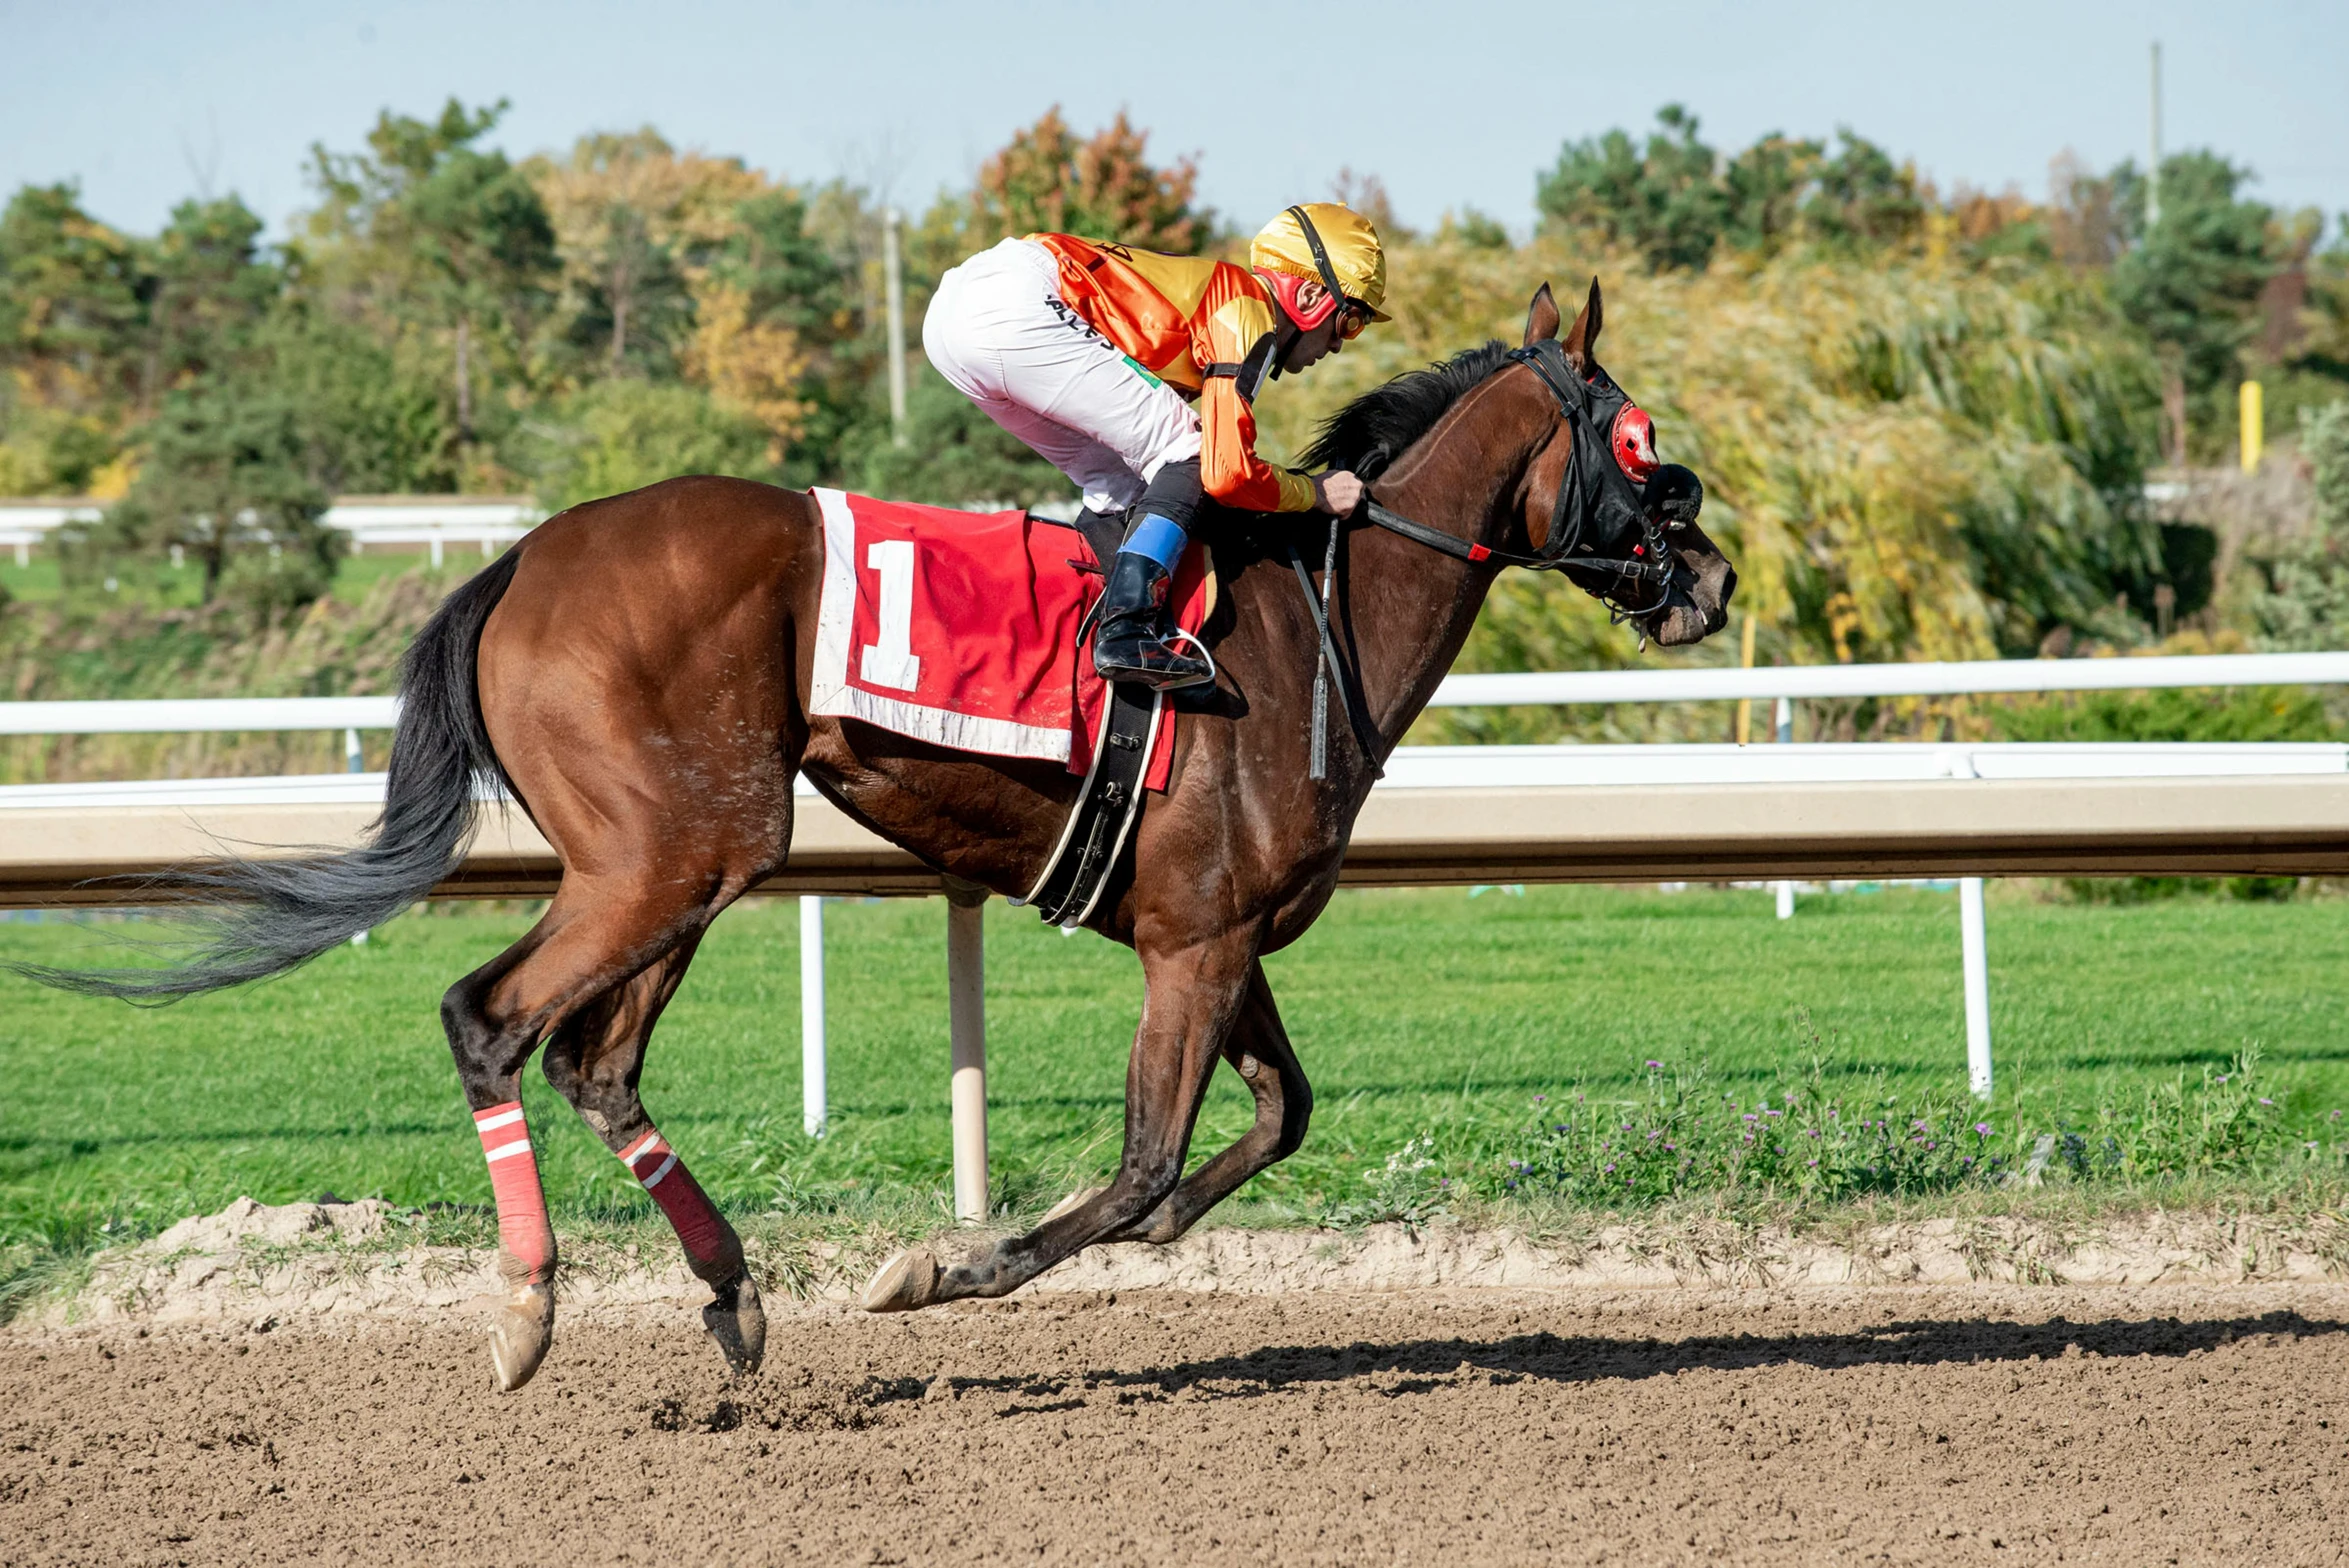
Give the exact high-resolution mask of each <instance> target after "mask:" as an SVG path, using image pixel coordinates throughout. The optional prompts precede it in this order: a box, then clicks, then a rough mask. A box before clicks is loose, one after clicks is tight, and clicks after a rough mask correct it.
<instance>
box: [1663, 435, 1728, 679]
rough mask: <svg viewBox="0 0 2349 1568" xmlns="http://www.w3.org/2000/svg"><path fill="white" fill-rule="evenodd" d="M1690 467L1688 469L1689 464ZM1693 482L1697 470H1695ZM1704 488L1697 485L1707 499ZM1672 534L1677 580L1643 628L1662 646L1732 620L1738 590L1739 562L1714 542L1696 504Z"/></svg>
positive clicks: (1701, 635)
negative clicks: (1698, 521)
mask: <svg viewBox="0 0 2349 1568" xmlns="http://www.w3.org/2000/svg"><path fill="white" fill-rule="evenodd" d="M1683 472H1685V470H1683ZM1689 477H1690V481H1691V483H1692V484H1693V482H1694V480H1695V476H1694V475H1693V474H1692V475H1690V476H1689ZM1702 496H1703V491H1702V490H1701V489H1700V490H1698V491H1697V502H1698V504H1699V505H1701V504H1702ZM1669 538H1670V540H1671V548H1672V557H1673V566H1672V586H1671V587H1670V589H1668V590H1667V591H1666V593H1665V597H1664V605H1663V608H1661V609H1659V610H1657V611H1656V612H1655V613H1654V614H1652V615H1648V616H1644V617H1642V618H1641V619H1640V622H1639V628H1640V630H1641V631H1643V632H1645V633H1647V635H1648V640H1649V641H1650V642H1653V643H1656V644H1657V645H1658V646H1660V647H1665V648H1680V647H1685V646H1687V645H1688V644H1690V643H1692V642H1703V641H1704V640H1705V639H1706V638H1707V637H1710V636H1712V635H1713V633H1715V632H1717V631H1719V630H1720V629H1721V628H1722V627H1724V626H1726V625H1728V624H1729V601H1730V598H1731V596H1732V595H1734V594H1735V593H1736V592H1737V568H1736V567H1734V566H1731V565H1730V564H1729V557H1727V556H1725V555H1723V554H1722V553H1721V552H1720V551H1719V550H1718V549H1716V548H1714V545H1713V541H1712V540H1710V539H1708V538H1707V537H1705V531H1704V530H1703V529H1701V528H1699V527H1698V526H1697V525H1696V521H1695V508H1694V507H1690V508H1689V509H1688V512H1687V516H1686V519H1685V520H1678V519H1676V520H1675V525H1674V526H1673V528H1672V530H1671V532H1670V534H1669Z"/></svg>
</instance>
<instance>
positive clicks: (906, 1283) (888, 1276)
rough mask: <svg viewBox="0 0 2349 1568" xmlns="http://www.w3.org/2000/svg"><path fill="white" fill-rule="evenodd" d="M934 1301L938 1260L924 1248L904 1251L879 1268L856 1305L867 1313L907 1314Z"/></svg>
mask: <svg viewBox="0 0 2349 1568" xmlns="http://www.w3.org/2000/svg"><path fill="white" fill-rule="evenodd" d="M937 1299H938V1260H937V1259H936V1258H935V1257H932V1256H931V1255H930V1249H929V1248H927V1247H908V1248H906V1249H905V1250H904V1251H903V1252H901V1253H899V1254H898V1255H897V1256H896V1257H894V1258H891V1259H890V1260H889V1261H888V1262H886V1263H884V1264H882V1265H881V1272H879V1273H878V1274H875V1275H874V1276H873V1279H872V1283H871V1284H869V1285H867V1286H865V1293H864V1294H863V1295H862V1296H860V1297H858V1298H857V1305H858V1306H860V1307H863V1308H864V1309H865V1310H866V1311H867V1312H911V1311H913V1310H914V1309H915V1308H917V1307H926V1306H928V1305H930V1303H932V1302H934V1301H936V1300H937Z"/></svg>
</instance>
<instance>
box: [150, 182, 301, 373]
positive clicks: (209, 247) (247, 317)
mask: <svg viewBox="0 0 2349 1568" xmlns="http://www.w3.org/2000/svg"><path fill="white" fill-rule="evenodd" d="M260 237H261V220H260V218H258V217H257V216H255V215H254V213H253V211H252V209H251V208H249V207H247V206H246V205H245V204H244V203H243V202H242V201H240V200H238V199H237V198H236V197H235V196H226V197H222V198H221V199H219V200H217V201H185V202H181V203H180V204H179V205H178V206H177V207H175V208H173V209H172V213H171V222H170V223H169V224H168V225H166V226H165V228H164V230H163V233H162V234H161V235H160V236H159V237H158V238H157V240H156V242H155V244H154V247H153V251H152V272H151V276H150V279H149V281H148V294H149V303H148V307H147V332H146V336H147V347H146V353H145V356H144V364H143V366H142V374H141V377H140V380H141V388H140V399H139V401H140V405H141V407H142V408H144V409H147V410H150V411H151V410H152V409H153V408H154V407H155V405H156V403H157V402H158V401H159V400H160V399H161V397H162V396H163V394H164V393H165V392H167V391H169V390H170V389H172V388H174V387H177V386H181V385H184V384H185V383H186V382H187V381H188V380H189V379H190V378H192V377H195V376H197V375H200V374H202V373H203V372H204V371H205V370H206V369H208V368H210V367H212V366H214V365H218V364H221V363H223V362H225V361H227V360H229V359H231V358H234V357H235V356H236V355H237V354H239V353H240V352H241V351H243V350H244V349H246V348H247V347H248V346H249V345H250V343H251V342H252V339H253V336H254V334H255V333H256V332H258V331H259V330H260V328H261V325H262V323H263V322H264V321H265V320H266V319H267V318H268V315H269V311H270V307H271V306H272V304H274V303H275V301H276V298H277V294H278V291H279V289H280V287H281V286H282V284H283V281H284V276H283V272H282V270H281V269H280V268H279V267H278V266H276V265H275V264H274V263H272V262H270V261H268V260H265V259H264V258H263V257H262V255H261V248H260Z"/></svg>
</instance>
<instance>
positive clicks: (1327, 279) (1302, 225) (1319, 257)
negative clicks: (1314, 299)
mask: <svg viewBox="0 0 2349 1568" xmlns="http://www.w3.org/2000/svg"><path fill="white" fill-rule="evenodd" d="M1289 216H1290V217H1292V218H1294V219H1296V220H1297V227H1298V228H1299V229H1300V230H1302V231H1303V232H1304V235H1305V248H1306V249H1307V250H1310V251H1311V252H1313V265H1314V267H1315V268H1316V269H1317V270H1318V271H1319V272H1320V273H1321V286H1322V287H1323V288H1325V289H1327V290H1329V297H1330V298H1331V299H1332V300H1333V301H1335V302H1336V303H1335V305H1334V306H1333V308H1334V309H1340V310H1342V309H1344V308H1345V306H1346V302H1347V301H1348V300H1349V299H1351V298H1352V296H1351V295H1349V294H1348V293H1347V292H1346V289H1345V285H1343V284H1341V283H1340V282H1338V269H1337V268H1335V267H1333V266H1331V265H1330V260H1329V247H1328V246H1326V245H1324V244H1322V243H1321V231H1320V230H1319V229H1317V228H1315V227H1314V226H1313V220H1312V219H1311V218H1308V217H1306V216H1305V209H1304V208H1303V207H1291V208H1290V209H1289Z"/></svg>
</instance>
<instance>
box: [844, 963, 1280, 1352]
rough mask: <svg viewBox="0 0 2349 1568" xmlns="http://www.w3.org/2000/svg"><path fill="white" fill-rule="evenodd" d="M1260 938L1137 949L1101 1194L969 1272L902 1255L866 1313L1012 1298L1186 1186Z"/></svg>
mask: <svg viewBox="0 0 2349 1568" xmlns="http://www.w3.org/2000/svg"><path fill="white" fill-rule="evenodd" d="M1259 940H1260V938H1259V934H1258V933H1257V931H1256V930H1255V929H1254V928H1253V927H1249V928H1246V929H1241V930H1234V931H1228V932H1225V933H1223V934H1221V935H1218V936H1215V937H1212V938H1209V939H1207V940H1205V941H1203V942H1199V943H1196V944H1194V945H1192V946H1188V947H1184V948H1179V949H1175V950H1172V951H1163V952H1161V951H1154V950H1152V949H1150V948H1148V947H1144V948H1143V951H1142V955H1141V956H1142V974H1143V984H1144V990H1143V998H1142V1023H1141V1027H1140V1028H1138V1029H1137V1030H1135V1031H1134V1049H1133V1054H1132V1055H1131V1056H1130V1057H1129V1058H1128V1059H1127V1063H1126V1140H1125V1153H1124V1157H1123V1158H1122V1159H1121V1160H1120V1161H1119V1163H1118V1171H1117V1175H1116V1177H1115V1178H1114V1179H1113V1180H1112V1181H1111V1182H1110V1184H1109V1185H1108V1186H1106V1187H1104V1188H1102V1189H1101V1190H1100V1191H1099V1192H1097V1193H1095V1194H1093V1195H1092V1197H1090V1198H1089V1199H1087V1200H1086V1201H1085V1202H1084V1203H1082V1204H1080V1205H1078V1206H1077V1207H1075V1208H1072V1209H1070V1210H1069V1211H1068V1212H1067V1213H1065V1214H1060V1215H1057V1216H1055V1217H1054V1218H1052V1219H1049V1220H1046V1221H1045V1222H1044V1223H1043V1224H1042V1225H1039V1226H1038V1227H1036V1229H1034V1230H1032V1231H1030V1232H1028V1233H1027V1234H1026V1235H1024V1236H1007V1237H1005V1238H1004V1239H1003V1240H1001V1241H998V1242H996V1243H994V1244H993V1245H992V1246H990V1247H988V1248H986V1249H985V1250H983V1251H982V1252H980V1253H979V1254H978V1255H977V1256H975V1257H973V1258H971V1259H969V1260H968V1261H966V1262H962V1263H958V1264H953V1265H951V1266H941V1264H940V1263H939V1261H938V1258H937V1255H936V1254H935V1253H933V1252H932V1251H931V1250H930V1249H929V1248H928V1247H926V1246H924V1247H914V1248H909V1249H908V1250H906V1251H904V1252H901V1253H899V1254H898V1255H897V1256H896V1257H894V1258H892V1259H890V1260H889V1261H888V1262H887V1263H885V1264H883V1265H882V1267H881V1271H880V1272H879V1273H878V1274H875V1275H874V1276H873V1280H872V1283H871V1284H869V1285H867V1286H866V1287H865V1293H864V1297H863V1303H864V1307H865V1310H866V1311H868V1312H903V1311H906V1310H908V1309H910V1308H914V1307H927V1306H931V1305H933V1304H935V1303H937V1302H941V1301H952V1300H955V1299H956V1298H958V1297H962V1296H1002V1295H1008V1294H1010V1293H1011V1292H1012V1291H1015V1290H1017V1289H1019V1287H1020V1286H1022V1285H1024V1284H1026V1283H1027V1282H1028V1281H1029V1280H1032V1279H1034V1278H1035V1277H1036V1276H1037V1275H1039V1274H1041V1273H1043V1272H1044V1271H1045V1270H1046V1269H1048V1268H1050V1267H1052V1265H1054V1264H1055V1263H1058V1262H1059V1261H1060V1260H1061V1259H1063V1258H1065V1257H1068V1256H1070V1255H1071V1254H1073V1253H1075V1252H1077V1251H1079V1250H1080V1249H1082V1248H1084V1247H1087V1246H1090V1245H1091V1244H1092V1243H1094V1242H1096V1241H1099V1240H1101V1239H1102V1238H1104V1237H1106V1236H1109V1235H1112V1234H1114V1233H1115V1232H1117V1231H1120V1230H1123V1229H1125V1228H1126V1227H1127V1226H1129V1225H1132V1224H1133V1223H1134V1222H1135V1221H1137V1220H1139V1219H1141V1218H1142V1217H1143V1216H1144V1215H1146V1214H1148V1213H1150V1211H1151V1210H1153V1209H1155V1208H1157V1207H1158V1205H1159V1204H1161V1203H1162V1202H1164V1201H1165V1200H1166V1196H1167V1194H1168V1193H1170V1192H1172V1191H1173V1190H1174V1187H1175V1184H1176V1182H1178V1181H1179V1180H1180V1179H1181V1178H1182V1174H1183V1156H1184V1155H1185V1154H1187V1153H1188V1152H1189V1151H1190V1146H1191V1126H1192V1123H1193V1122H1194V1121H1196V1120H1197V1119H1198V1115H1199V1101H1200V1098H1201V1097H1202V1096H1203V1095H1204V1094H1205V1093H1206V1090H1207V1080H1208V1078H1209V1076H1210V1075H1211V1074H1212V1073H1213V1072H1214V1071H1215V1062H1216V1057H1217V1056H1218V1054H1219V1053H1220V1052H1221V1051H1222V1049H1223V1044H1224V1039H1225V1036H1226V1035H1228V1034H1229V1033H1230V1032H1231V1028H1232V1022H1233V1020H1234V1019H1235V1018H1236V1017H1237V1016H1238V1015H1239V1013H1240V1011H1241V1008H1242V1006H1243V1005H1244V1003H1245V1002H1246V999H1247V996H1248V988H1249V976H1250V974H1251V973H1252V972H1253V971H1254V969H1255V965H1256V948H1257V944H1258V942H1259ZM1137 945H1138V946H1139V945H1141V944H1137Z"/></svg>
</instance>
